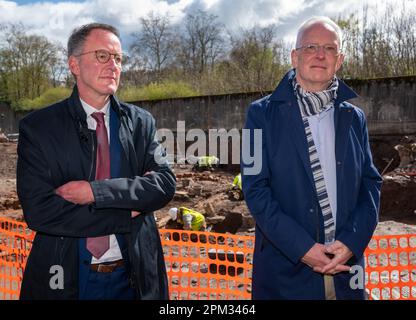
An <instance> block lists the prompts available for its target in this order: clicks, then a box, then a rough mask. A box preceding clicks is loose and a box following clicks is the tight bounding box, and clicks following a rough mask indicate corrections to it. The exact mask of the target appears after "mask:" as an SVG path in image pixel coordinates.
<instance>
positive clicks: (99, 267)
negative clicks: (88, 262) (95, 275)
mask: <svg viewBox="0 0 416 320" xmlns="http://www.w3.org/2000/svg"><path fill="white" fill-rule="evenodd" d="M105 267H107V266H106V265H105V264H102V263H100V264H98V266H97V272H107V271H105Z"/></svg>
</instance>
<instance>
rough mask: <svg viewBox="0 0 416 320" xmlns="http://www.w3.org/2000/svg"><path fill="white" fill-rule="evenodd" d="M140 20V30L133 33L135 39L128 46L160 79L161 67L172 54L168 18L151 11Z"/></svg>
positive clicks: (170, 28)
mask: <svg viewBox="0 0 416 320" xmlns="http://www.w3.org/2000/svg"><path fill="white" fill-rule="evenodd" d="M140 22H141V25H142V30H141V31H140V32H135V33H133V37H134V38H135V40H134V42H133V43H132V45H131V47H130V49H131V53H132V55H136V56H137V57H138V58H139V59H142V60H143V62H144V63H145V64H146V65H147V67H148V68H150V70H151V71H153V72H155V73H156V77H157V80H160V77H161V72H162V69H163V68H164V67H165V66H166V65H167V64H168V63H169V61H170V60H171V59H172V57H173V55H174V51H173V44H174V38H173V29H172V26H171V22H170V18H169V17H168V16H158V15H155V14H154V12H151V13H149V15H148V16H147V17H146V18H141V19H140Z"/></svg>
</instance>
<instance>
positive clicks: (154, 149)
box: [17, 87, 176, 299]
mask: <svg viewBox="0 0 416 320" xmlns="http://www.w3.org/2000/svg"><path fill="white" fill-rule="evenodd" d="M111 115H116V116H117V117H118V121H117V123H118V124H119V129H118V130H116V132H117V131H118V139H119V142H120V145H121V147H120V148H121V152H118V153H116V155H117V156H119V158H118V159H116V162H118V163H119V168H118V170H117V171H118V172H117V175H118V176H119V177H120V178H112V179H108V180H100V181H93V180H94V176H95V159H96V155H95V150H96V145H97V142H96V135H95V131H94V130H89V129H88V126H87V122H86V114H85V111H84V110H83V108H82V105H81V102H80V99H79V96H78V91H77V88H76V87H75V88H74V92H73V93H72V95H71V97H70V98H68V99H66V100H63V101H61V102H58V103H56V104H54V105H52V106H49V107H46V108H44V109H41V110H38V111H36V112H33V113H31V114H29V115H28V116H26V117H25V118H24V119H23V120H21V121H20V127H19V143H18V161H17V192H18V196H19V200H20V203H21V205H22V208H23V212H24V217H25V220H26V222H27V224H28V226H29V228H31V229H32V230H35V231H36V237H35V239H34V242H33V246H32V250H31V252H30V255H29V257H28V260H27V265H26V269H25V272H24V277H23V282H22V288H21V296H20V297H21V299H77V298H78V293H79V292H78V290H79V288H78V281H79V273H78V270H79V262H80V261H79V253H78V242H79V239H81V238H86V237H97V236H102V235H106V234H117V235H118V237H120V236H123V237H124V240H125V242H126V244H127V251H126V252H124V251H123V252H122V254H123V256H124V257H125V258H126V257H127V258H128V260H129V265H130V267H131V268H130V277H131V281H132V283H134V285H135V288H136V291H137V298H139V299H167V298H168V284H167V277H166V269H165V264H164V259H163V252H162V247H161V243H160V238H159V233H158V230H157V226H156V223H155V220H154V217H153V214H152V212H153V211H154V210H158V209H160V208H162V207H163V206H165V205H166V204H167V203H168V202H169V201H170V200H171V199H172V197H173V195H174V193H175V186H176V179H175V176H174V175H173V173H172V171H171V170H170V168H169V166H168V164H167V162H166V161H160V160H163V155H164V154H163V149H162V148H160V145H159V143H158V141H157V138H156V135H155V133H156V128H155V120H154V119H153V117H152V116H151V115H150V113H148V112H147V111H145V110H143V109H141V108H138V107H136V106H133V105H129V104H126V103H122V102H120V101H118V100H117V98H116V97H114V96H111ZM110 121H111V120H110ZM112 133H113V131H112ZM112 138H114V135H113V134H112ZM112 141H113V139H112ZM114 155H115V154H113V153H112V155H111V156H112V158H111V161H112V165H113V164H114V161H115V160H114V159H115V158H114ZM155 159H158V160H159V161H156V160H155ZM146 172H152V173H151V174H148V175H145V176H144V174H145V173H146ZM112 173H113V170H112ZM75 180H87V181H92V182H91V186H92V189H93V193H94V196H95V203H94V204H92V205H76V204H73V203H71V202H68V201H66V200H65V199H63V198H61V197H60V196H58V195H57V194H55V189H56V188H58V187H59V186H61V185H63V184H65V183H67V182H69V181H75ZM132 210H136V211H139V212H141V214H140V215H139V216H137V217H136V218H134V219H132V218H131V211H132ZM53 265H60V266H62V267H63V270H64V289H63V290H60V289H57V290H53V289H51V288H50V285H49V281H50V279H51V277H52V276H53V274H51V273H50V268H51V267H52V266H53Z"/></svg>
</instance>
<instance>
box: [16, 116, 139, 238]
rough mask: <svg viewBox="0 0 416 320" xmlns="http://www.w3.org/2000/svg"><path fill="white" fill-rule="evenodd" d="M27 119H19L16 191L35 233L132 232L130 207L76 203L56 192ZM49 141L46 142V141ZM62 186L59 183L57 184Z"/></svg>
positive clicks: (45, 161)
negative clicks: (109, 209) (93, 205)
mask: <svg viewBox="0 0 416 320" xmlns="http://www.w3.org/2000/svg"><path fill="white" fill-rule="evenodd" d="M35 137H36V134H35V133H34V131H33V130H31V129H30V125H28V124H27V123H26V122H25V121H24V120H22V121H21V122H20V128H19V143H18V161H17V192H18V196H19V200H20V203H21V205H22V208H23V212H24V217H25V221H26V223H27V224H28V226H29V228H30V229H32V230H35V231H36V232H42V233H46V234H51V235H59V236H69V237H94V236H101V235H105V234H112V233H126V232H129V231H130V224H131V213H130V211H127V210H112V211H111V212H105V211H106V210H96V209H94V208H93V207H92V206H89V205H76V204H73V203H71V202H68V201H66V200H65V199H63V198H62V197H60V196H58V195H57V194H56V193H55V189H56V188H55V187H56V186H54V185H53V183H52V177H51V171H50V168H49V167H48V164H47V163H48V162H47V158H48V157H51V156H53V155H46V154H44V152H43V151H42V145H41V143H40V142H39V141H38V140H36V138H35ZM45 143H46V142H45ZM58 187H59V186H58Z"/></svg>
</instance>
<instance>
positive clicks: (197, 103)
mask: <svg viewBox="0 0 416 320" xmlns="http://www.w3.org/2000/svg"><path fill="white" fill-rule="evenodd" d="M346 82H347V83H348V85H350V86H351V87H352V88H353V89H354V90H355V91H356V92H357V93H358V95H359V98H356V99H353V100H351V101H350V102H351V103H353V104H355V105H357V106H359V107H360V108H361V109H363V110H364V112H365V113H366V115H367V120H368V126H369V131H370V134H384V135H396V134H397V135H399V134H411V133H416V76H412V77H397V78H386V79H374V80H351V81H346ZM269 93H270V92H265V93H259V92H254V93H244V94H228V95H217V96H203V97H197V98H185V99H169V100H160V101H136V102H134V104H137V105H139V106H142V107H143V108H145V109H147V110H149V111H150V112H151V113H152V114H153V115H154V117H155V118H156V120H157V126H158V127H159V128H168V129H170V130H173V131H176V126H177V125H176V121H178V120H181V121H185V125H186V129H193V128H201V129H203V130H206V129H210V128H225V129H227V130H230V129H232V128H237V129H241V128H242V127H243V126H244V120H245V116H246V112H247V108H248V106H249V104H250V103H251V102H252V101H254V100H256V99H259V98H260V97H262V96H264V95H266V94H269Z"/></svg>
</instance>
